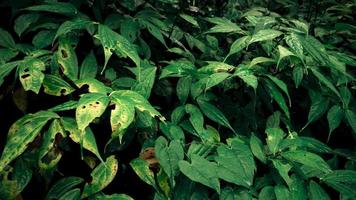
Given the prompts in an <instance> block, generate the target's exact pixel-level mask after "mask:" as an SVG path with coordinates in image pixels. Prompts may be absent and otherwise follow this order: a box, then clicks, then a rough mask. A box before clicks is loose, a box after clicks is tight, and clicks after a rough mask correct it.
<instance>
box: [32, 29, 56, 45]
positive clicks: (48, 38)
mask: <svg viewBox="0 0 356 200" xmlns="http://www.w3.org/2000/svg"><path fill="white" fill-rule="evenodd" d="M53 37H54V31H47V30H44V31H40V32H38V33H37V34H36V35H35V36H34V37H33V39H32V44H33V45H34V46H35V47H36V48H38V49H42V48H45V47H48V46H50V45H51V44H52V40H53Z"/></svg>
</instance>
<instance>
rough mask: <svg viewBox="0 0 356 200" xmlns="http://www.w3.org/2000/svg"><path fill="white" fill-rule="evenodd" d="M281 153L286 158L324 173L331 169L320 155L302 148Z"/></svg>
mask: <svg viewBox="0 0 356 200" xmlns="http://www.w3.org/2000/svg"><path fill="white" fill-rule="evenodd" d="M281 155H282V157H284V158H285V159H287V160H290V161H293V162H297V163H301V164H303V165H306V166H308V167H311V168H314V169H318V170H320V171H321V172H323V173H326V174H327V173H330V172H331V171H332V170H331V168H330V166H329V165H328V164H327V163H326V162H325V161H324V160H323V159H322V158H321V157H320V156H318V155H317V154H314V153H311V152H307V151H303V150H290V151H286V152H283V153H281Z"/></svg>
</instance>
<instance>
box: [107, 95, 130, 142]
mask: <svg viewBox="0 0 356 200" xmlns="http://www.w3.org/2000/svg"><path fill="white" fill-rule="evenodd" d="M112 102H113V103H114V104H115V108H114V109H113V110H112V111H111V117H110V123H111V130H112V137H113V138H115V137H119V139H120V141H121V139H122V137H123V135H124V132H125V130H126V129H127V128H128V127H129V126H130V124H131V123H132V122H133V120H134V118H135V108H134V105H132V104H131V102H130V101H127V100H125V99H120V98H112Z"/></svg>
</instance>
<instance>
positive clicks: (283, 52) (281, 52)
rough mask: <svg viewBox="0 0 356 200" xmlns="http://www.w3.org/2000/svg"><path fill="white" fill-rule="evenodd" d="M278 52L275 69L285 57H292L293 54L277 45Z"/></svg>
mask: <svg viewBox="0 0 356 200" xmlns="http://www.w3.org/2000/svg"><path fill="white" fill-rule="evenodd" d="M278 52H279V58H278V62H277V67H278V66H279V63H280V62H281V60H282V59H283V58H285V57H288V56H294V53H292V52H290V51H289V50H288V49H287V48H285V47H283V46H281V45H278Z"/></svg>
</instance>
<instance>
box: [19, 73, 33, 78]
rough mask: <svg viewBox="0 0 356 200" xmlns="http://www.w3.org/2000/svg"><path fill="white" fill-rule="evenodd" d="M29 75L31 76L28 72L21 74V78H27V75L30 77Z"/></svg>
mask: <svg viewBox="0 0 356 200" xmlns="http://www.w3.org/2000/svg"><path fill="white" fill-rule="evenodd" d="M30 76H31V75H30V74H24V75H22V76H21V78H22V79H25V78H28V77H30Z"/></svg>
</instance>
